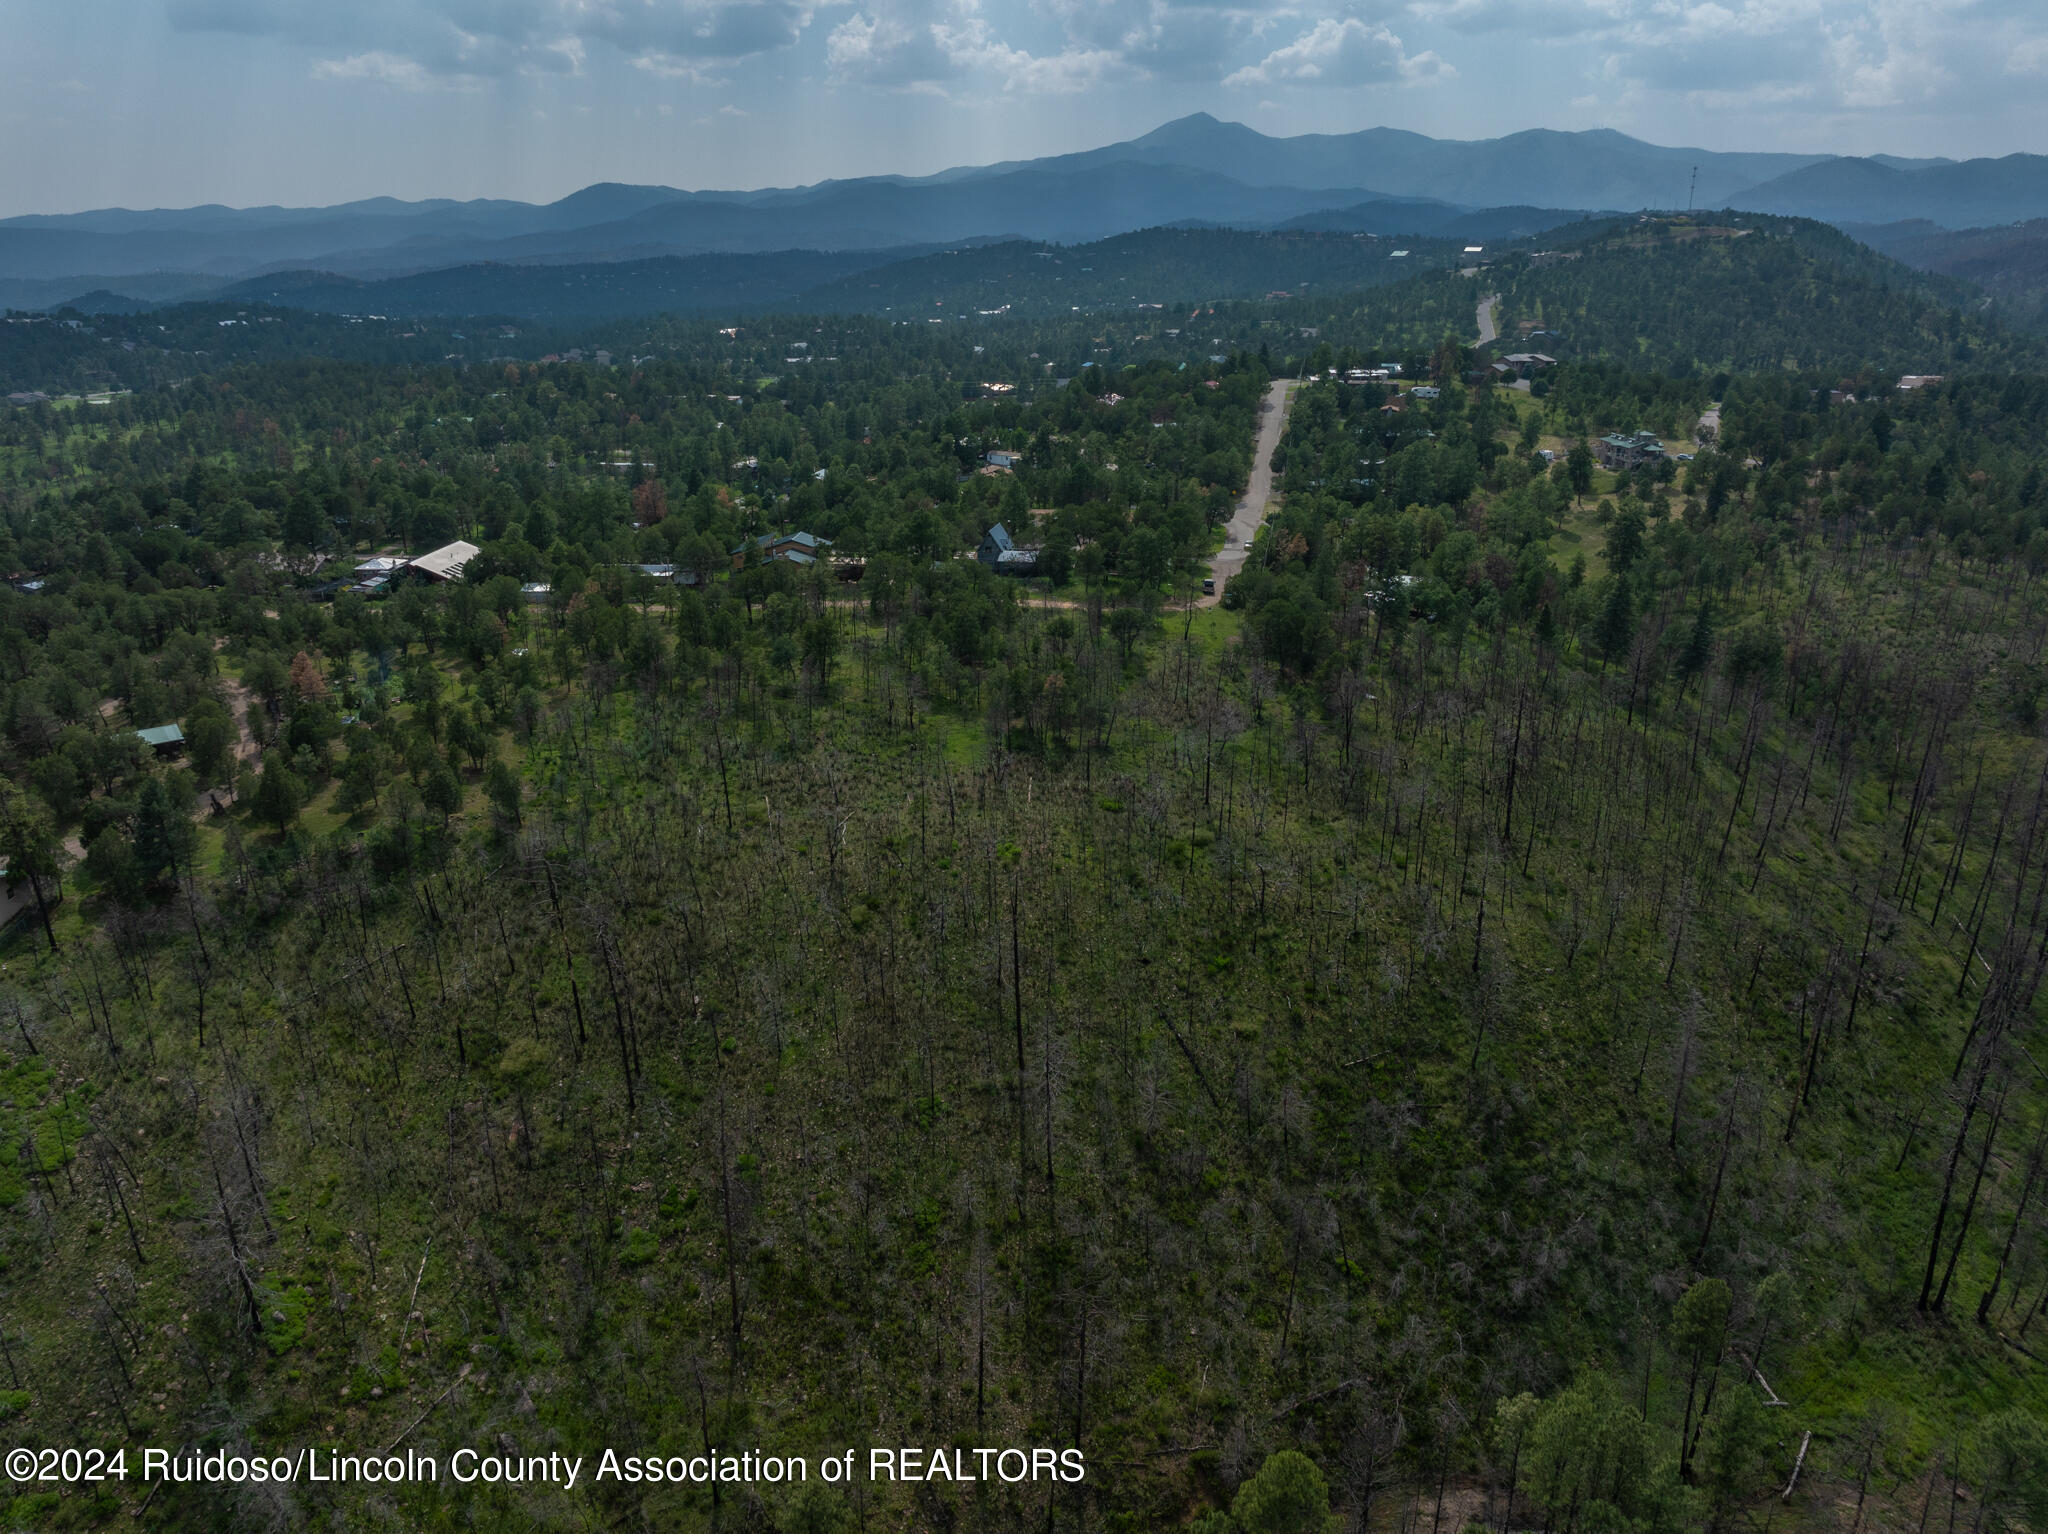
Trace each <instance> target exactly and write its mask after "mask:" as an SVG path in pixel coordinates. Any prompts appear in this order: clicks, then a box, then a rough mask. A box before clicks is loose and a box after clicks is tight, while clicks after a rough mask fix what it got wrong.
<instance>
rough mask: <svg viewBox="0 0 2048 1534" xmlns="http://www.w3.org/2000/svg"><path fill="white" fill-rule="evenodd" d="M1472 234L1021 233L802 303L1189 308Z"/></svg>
mask: <svg viewBox="0 0 2048 1534" xmlns="http://www.w3.org/2000/svg"><path fill="white" fill-rule="evenodd" d="M1461 244H1462V242H1461V241H1454V240H1448V239H1442V238H1422V237H1419V236H1418V237H1409V236H1401V237H1394V236H1388V235H1365V234H1323V233H1307V232H1296V233H1246V232H1241V231H1237V230H1225V229H1146V230H1143V231H1141V232H1139V233H1137V234H1125V235H1118V236H1116V237H1115V238H1113V239H1107V240H1098V241H1096V242H1095V243H1093V244H1090V245H1067V246H1060V245H1047V244H1039V243H1032V242H1025V241H1013V242H1007V243H1003V244H998V245H986V246H979V247H974V248H970V249H962V250H952V251H945V252H942V253H940V254H936V255H931V256H924V257H920V258H918V259H915V260H911V261H905V262H899V263H895V264H892V265H889V266H885V267H879V268H877V269H874V270H871V271H867V272H863V273H860V274H858V275H856V276H852V277H847V278H843V279H840V280H839V281H836V282H832V283H827V284H824V285H822V286H820V287H818V288H815V289H813V290H812V291H810V292H808V293H806V294H804V295H803V297H802V299H801V300H800V302H799V305H798V306H799V307H801V308H805V309H810V310H815V311H819V312H827V313H829V312H835V311H837V312H847V313H869V314H872V313H878V312H881V311H883V310H885V309H887V310H895V311H899V312H900V311H904V310H917V309H922V310H925V311H928V312H930V313H933V314H943V313H953V314H958V313H961V312H963V311H965V312H969V313H978V312H986V311H990V310H998V309H1001V310H1004V311H1006V312H1010V313H1015V314H1019V315H1031V316H1038V315H1049V314H1051V315H1057V314H1065V313H1067V312H1069V311H1070V310H1071V309H1074V308H1080V309H1084V310H1092V309H1111V310H1115V309H1133V308H1138V307H1147V308H1155V309H1157V308H1164V309H1167V310H1173V309H1184V308H1185V307H1186V306H1187V305H1189V304H1198V303H1203V302H1207V301H1212V300H1215V299H1218V298H1247V297H1249V298H1257V297H1260V296H1261V295H1263V294H1266V293H1281V294H1289V295H1291V294H1298V293H1302V292H1305V291H1313V292H1316V293H1324V292H1344V291H1349V290H1354V289H1362V288H1377V287H1382V286H1385V285H1387V284H1390V283H1398V282H1402V281H1405V280H1406V279H1408V278H1410V277H1413V276H1415V275H1416V274H1417V273H1418V272H1422V271H1428V270H1432V269H1437V268H1441V267H1443V266H1445V265H1446V264H1448V263H1449V262H1450V261H1452V260H1453V259H1454V258H1455V257H1456V255H1457V252H1458V250H1459V249H1460V248H1461ZM1396 252H1401V254H1399V255H1396Z"/></svg>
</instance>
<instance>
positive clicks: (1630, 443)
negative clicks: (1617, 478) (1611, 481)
mask: <svg viewBox="0 0 2048 1534" xmlns="http://www.w3.org/2000/svg"><path fill="white" fill-rule="evenodd" d="M1593 450H1594V451H1595V452H1597V453H1598V454H1599V455H1600V466H1601V467H1602V468H1604V469H1634V468H1640V467H1641V466H1642V465H1643V464H1646V463H1661V462H1663V461H1664V440H1663V438H1661V437H1659V436H1658V435H1657V434H1656V433H1655V432H1653V431H1632V432H1628V433H1626V434H1623V433H1621V432H1615V433H1612V434H1611V435H1609V436H1605V437H1602V438H1601V439H1600V440H1599V441H1598V442H1596V443H1594V444H1593Z"/></svg>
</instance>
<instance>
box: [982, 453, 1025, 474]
mask: <svg viewBox="0 0 2048 1534" xmlns="http://www.w3.org/2000/svg"><path fill="white" fill-rule="evenodd" d="M982 461H983V462H984V463H986V464H987V465H988V466H989V467H990V468H991V469H1014V468H1016V467H1017V466H1018V465H1019V464H1021V463H1022V462H1023V461H1024V455H1023V454H1022V453H1009V452H1005V451H1003V450H1002V449H1001V448H996V449H994V450H992V451H991V452H990V453H989V454H988V455H987V457H986V458H984V459H983V460H982Z"/></svg>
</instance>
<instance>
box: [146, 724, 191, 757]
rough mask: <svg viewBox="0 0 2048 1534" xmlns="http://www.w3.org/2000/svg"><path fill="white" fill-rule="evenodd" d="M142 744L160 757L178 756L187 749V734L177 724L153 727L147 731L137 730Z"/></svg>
mask: <svg viewBox="0 0 2048 1534" xmlns="http://www.w3.org/2000/svg"><path fill="white" fill-rule="evenodd" d="M135 733H136V735H138V736H139V737H141V740H142V743H143V744H144V745H145V746H147V747H149V749H150V750H152V751H154V752H155V753H156V754H157V755H158V756H176V755H177V754H178V753H179V752H181V751H183V750H184V749H185V732H184V731H183V730H181V729H179V728H178V727H177V726H176V725H175V724H159V725H153V726H151V727H150V728H149V729H147V730H137V731H136V732H135Z"/></svg>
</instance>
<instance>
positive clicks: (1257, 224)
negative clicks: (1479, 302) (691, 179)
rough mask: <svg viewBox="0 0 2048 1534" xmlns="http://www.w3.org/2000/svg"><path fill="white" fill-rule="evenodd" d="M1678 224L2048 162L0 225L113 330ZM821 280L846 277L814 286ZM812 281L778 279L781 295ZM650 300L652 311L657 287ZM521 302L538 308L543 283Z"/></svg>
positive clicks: (989, 178) (1248, 141) (1818, 212)
mask: <svg viewBox="0 0 2048 1534" xmlns="http://www.w3.org/2000/svg"><path fill="white" fill-rule="evenodd" d="M1684 206H1699V207H1703V208H1705V207H1733V208H1741V209H1749V210H1755V211H1758V212H1768V213H1781V214H1792V215H1799V216H1805V217H1813V218H1820V219H1826V220H1829V221H1832V222H1837V223H1845V224H1846V223H1857V224H1873V225H1875V224H1890V223H1897V222H1901V221H1905V220H1924V221H1928V222H1930V223H1932V224H1934V225H1937V226H1941V227H1944V228H1955V227H1961V226H1966V225H1982V224H1988V223H1994V222H2006V221H2010V220H2013V219H2020V218H2029V217H2043V216H2048V157H2042V156H2035V155H2009V156H2006V157H2004V158H2003V159H1996V160H1990V159H1980V160H1969V161H1962V162H1957V161H1950V160H1910V159H1900V158H1897V157H1892V156H1874V157H1869V158H1850V157H1837V156H1823V155H1800V154H1782V153H1781V154H1760V153H1726V152H1720V151H1712V150H1701V149H1687V148H1670V147H1663V146H1658V145H1654V144H1647V143H1644V142H1642V141H1640V140H1637V139H1633V138H1630V137H1628V136H1627V135H1625V134H1621V133H1616V132H1613V131H1611V130H1606V129H1595V130H1589V131H1584V132H1575V133H1566V132H1557V131H1552V130H1548V129H1533V130H1530V131H1527V132H1523V133H1516V134H1510V135H1508V136H1506V137H1504V138H1495V139H1482V140H1473V141H1456V140H1444V139H1433V138H1429V137H1427V136H1425V135H1422V134H1419V133H1411V132H1407V131H1404V130H1401V129H1394V128H1369V129H1365V130H1363V131H1361V132H1356V133H1347V134H1303V135H1299V136H1296V137H1290V138H1276V137H1271V136H1269V135H1266V134H1262V133H1259V132H1257V131H1255V130H1253V129H1251V128H1248V127H1245V126H1243V125H1242V124H1238V123H1229V122H1222V121H1219V120H1217V119H1216V118H1214V117H1211V116H1209V115H1207V114H1206V113H1197V114H1195V115H1193V116H1190V117H1184V118H1181V119H1178V120H1177V121H1174V122H1170V123H1167V124H1166V125H1164V126H1163V127H1161V128H1158V129H1156V130H1155V131H1153V132H1151V133H1148V134H1145V135H1144V136H1142V137H1140V138H1135V139H1131V140H1128V141H1126V142H1123V143H1117V144H1110V145H1106V146H1103V147H1101V148H1098V149H1091V150H1086V151H1082V152H1080V153H1075V154H1065V155H1054V156H1049V157H1045V158H1040V159H1032V160H1014V161H1004V162H999V163H996V164H991V165H981V166H963V167H956V168H954V169H951V170H946V171H942V172H939V173H938V174H935V175H929V176H915V177H912V176H872V177H864V178H859V179H853V180H839V181H825V182H820V183H818V184H816V185H812V186H803V187H783V188H763V189H758V190H752V191H715V190H714V191H681V190H678V189H676V188H672V187H664V186H628V185H621V184H616V183H601V184H598V185H595V186H590V187H586V188H584V189H583V190H581V191H578V192H575V193H572V194H570V195H569V196H567V197H564V198H561V199H560V200H558V201H555V202H552V203H546V204H533V203H524V202H516V201H508V200H503V199H479V200H474V201H466V202H457V201H449V200H429V201H423V202H403V201H399V200H397V199H393V198H381V197H380V198H370V199H367V200H364V201H360V202H352V203H344V204H339V205H336V206H333V207H324V208H283V207H261V208H229V207H223V206H218V205H209V206H205V207H198V208H184V209H153V210H142V211H136V210H129V209H119V208H115V209H102V210H98V211H94V212H88V213H76V214H55V215H52V214H32V215H24V216H20V217H15V218H8V219H0V306H8V307H29V308H53V307H57V306H59V305H61V304H63V303H65V302H67V301H70V300H74V299H76V298H78V297H80V296H82V295H85V294H91V295H92V296H93V297H94V298H95V300H97V301H99V302H100V303H101V304H102V305H103V306H104V305H105V304H107V303H118V302H125V301H135V302H148V303H152V304H154V303H162V302H167V301H176V300H178V299H181V298H194V297H206V296H214V295H219V294H222V293H224V292H231V291H243V290H245V285H246V284H248V283H249V280H250V279H260V278H263V277H266V276H276V277H278V278H279V281H280V283H281V286H280V287H279V288H278V290H277V291H279V292H282V291H284V290H286V289H290V290H292V291H297V292H302V293H306V292H313V291H315V290H319V291H322V292H324V293H325V294H326V296H327V297H328V298H330V299H331V298H332V297H333V296H334V294H335V292H336V291H337V290H336V288H335V287H334V285H333V284H331V283H323V282H322V281H321V280H319V279H320V278H322V277H331V278H345V279H352V280H355V281H362V282H374V281H384V280H392V279H417V278H420V277H422V276H426V275H429V274H435V273H443V272H454V271H457V270H461V269H473V268H476V267H478V266H480V265H484V264H489V265H491V266H492V267H494V268H501V267H510V266H517V267H544V266H548V265H576V266H579V267H581V266H589V265H592V264H599V263H636V264H638V263H646V262H650V261H657V260H673V259H681V260H685V261H691V262H695V263H696V264H695V265H694V266H692V267H689V268H687V272H691V273H695V274H696V276H698V277H701V278H702V279H703V280H704V281H705V282H706V283H708V284H709V286H708V287H707V288H706V289H705V290H704V294H703V295H700V296H713V295H720V294H724V293H728V292H733V291H736V289H735V288H734V284H735V283H738V284H739V287H740V288H741V289H744V288H746V287H748V285H749V282H750V281H751V279H750V278H749V276H748V274H747V273H746V272H745V271H744V270H743V269H741V268H736V267H731V266H720V265H719V264H718V263H717V262H715V261H704V260H702V259H701V258H709V257H738V256H747V257H752V256H758V255H760V254H762V253H767V252H785V253H805V254H806V256H807V257H808V258H810V260H811V263H812V269H806V270H805V271H804V272H803V273H802V275H804V276H807V277H815V279H816V280H818V281H829V280H833V279H834V278H837V277H841V276H844V275H846V274H847V273H850V272H852V271H856V270H859V269H861V267H862V265H863V263H866V264H873V262H874V260H878V259H881V258H882V257H883V256H884V255H885V254H887V256H888V258H889V259H897V258H901V257H903V256H905V255H909V254H912V253H914V252H915V250H916V249H917V248H919V247H924V248H930V247H939V246H954V245H961V244H964V243H967V242H971V241H980V242H988V241H993V240H1003V239H1012V240H1018V239H1021V240H1032V241H1053V242H1059V243H1068V244H1071V243H1080V242H1086V241H1093V240H1100V239H1103V238H1107V237H1110V236H1113V235H1117V234H1122V233H1126V232H1129V231H1132V230H1137V229H1143V228H1151V227H1161V226H1214V227H1225V228H1235V229H1283V230H1328V231H1335V232H1346V233H1374V234H1400V235H1416V236H1436V237H1441V238H1447V239H1448V238H1457V237H1460V236H1462V237H1464V238H1467V239H1471V240H1475V241H1484V240H1488V239H1508V238H1519V237H1524V236H1528V235H1533V234H1537V233H1540V232H1541V231H1542V230H1543V229H1544V228H1546V227H1550V226H1552V225H1555V224H1558V223H1563V222H1568V221H1570V220H1572V219H1575V218H1579V217H1584V216H1587V213H1588V212H1590V211H1592V210H1616V209H1627V210H1634V209H1641V208H1667V209H1668V208H1674V207H1684ZM820 257H829V259H824V260H823V261H822V264H819V260H818V258H820ZM791 260H792V261H795V257H794V255H793V254H792V257H791ZM785 264H790V263H788V262H786V263H785ZM795 265H797V266H802V265H803V263H802V262H795ZM309 273H310V274H315V276H313V277H308V276H307V275H306V274H309ZM684 274H685V269H681V268H678V269H676V271H675V272H674V273H672V274H670V275H684ZM795 275H797V273H796V272H795V271H794V270H793V271H792V272H789V273H781V274H778V275H776V277H775V279H774V281H771V282H770V283H769V286H771V287H773V286H778V285H783V286H786V285H787V284H786V283H783V281H782V279H783V278H785V277H793V276H795ZM580 280H585V279H565V281H567V282H569V283H570V284H572V285H573V283H575V282H576V281H580ZM454 285H455V284H454V282H453V279H450V280H449V281H446V282H443V283H441V284H440V286H441V287H442V288H444V289H449V288H452V287H453V286H454ZM498 285H499V286H500V287H505V286H507V283H506V282H503V281H501V282H499V284H498ZM510 285H511V286H515V287H517V286H522V284H517V283H515V284H510ZM602 285H603V284H602V282H600V286H602ZM433 286H434V284H431V283H429V284H426V288H428V289H431V288H433ZM627 286H628V287H631V286H633V284H628V285H627ZM639 286H641V287H648V288H649V290H650V291H656V290H658V289H659V288H660V287H661V283H660V282H658V281H657V282H652V283H651V284H650V283H649V282H641V283H639ZM756 286H758V285H756ZM523 287H524V288H525V289H528V290H531V291H533V292H535V293H538V292H540V291H542V290H545V289H547V287H548V279H545V278H540V277H534V278H531V279H526V280H524V281H523ZM621 291H624V289H621ZM679 306H682V305H679ZM468 312H476V310H475V309H474V308H473V307H472V308H471V309H470V310H469V311H468Z"/></svg>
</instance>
